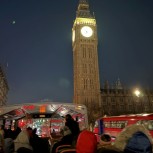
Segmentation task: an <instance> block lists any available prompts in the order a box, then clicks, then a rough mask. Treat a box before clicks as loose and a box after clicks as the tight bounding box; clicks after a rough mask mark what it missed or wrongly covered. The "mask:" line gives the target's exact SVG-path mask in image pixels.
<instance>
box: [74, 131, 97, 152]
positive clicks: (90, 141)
mask: <svg viewBox="0 0 153 153" xmlns="http://www.w3.org/2000/svg"><path fill="white" fill-rule="evenodd" d="M96 152H97V138H96V136H95V134H94V133H93V132H91V131H88V130H84V131H82V132H81V133H80V135H79V136H78V140H77V144H76V153H96Z"/></svg>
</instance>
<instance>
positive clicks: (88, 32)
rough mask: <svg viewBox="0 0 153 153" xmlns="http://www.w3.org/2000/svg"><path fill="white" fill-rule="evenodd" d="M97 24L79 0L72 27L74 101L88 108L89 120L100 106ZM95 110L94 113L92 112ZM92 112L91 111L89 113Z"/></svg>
mask: <svg viewBox="0 0 153 153" xmlns="http://www.w3.org/2000/svg"><path fill="white" fill-rule="evenodd" d="M97 45H98V38H97V24H96V19H95V17H94V15H92V14H91V13H90V10H89V4H88V2H87V1H86V0H80V1H79V5H78V9H77V13H76V19H75V21H74V24H73V28H72V48H73V66H74V67H73V68H74V100H73V101H74V103H79V104H84V105H86V106H87V108H88V112H90V113H89V114H88V117H89V120H90V121H92V120H93V119H94V118H93V117H94V116H93V114H95V113H96V112H97V111H96V108H97V107H100V101H101V100H100V81H99V66H98V52H97ZM93 110H95V113H94V112H93ZM91 112H93V113H91Z"/></svg>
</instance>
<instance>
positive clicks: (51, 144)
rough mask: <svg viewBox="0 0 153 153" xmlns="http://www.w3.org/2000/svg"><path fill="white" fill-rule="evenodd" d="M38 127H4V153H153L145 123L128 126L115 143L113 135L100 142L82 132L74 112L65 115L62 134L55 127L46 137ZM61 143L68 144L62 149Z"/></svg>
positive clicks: (0, 149)
mask: <svg viewBox="0 0 153 153" xmlns="http://www.w3.org/2000/svg"><path fill="white" fill-rule="evenodd" d="M36 133H37V129H32V128H31V127H27V128H26V129H25V130H21V129H20V128H19V127H17V128H16V129H15V130H14V131H12V130H10V129H8V130H5V129H4V127H3V126H1V127H0V153H68V152H69V153H75V152H76V153H152V149H153V148H152V145H153V139H152V137H151V136H150V133H149V131H148V130H146V129H145V127H144V126H142V125H131V126H128V127H127V128H125V129H124V130H123V131H122V132H121V133H120V134H119V135H118V136H117V138H116V140H115V141H114V142H113V143H112V139H111V136H110V135H109V134H105V133H104V134H102V135H101V137H100V141H99V142H97V138H96V136H95V134H94V133H93V132H91V131H89V130H87V129H84V130H83V131H80V129H79V124H78V122H77V121H75V120H74V119H73V118H72V116H71V115H70V114H67V115H66V116H65V124H64V126H63V127H62V128H61V131H60V133H61V135H60V137H58V138H57V137H56V132H55V131H54V130H53V131H52V134H51V135H50V138H49V139H44V138H43V139H42V138H40V137H39V136H38V135H37V134H36ZM60 146H65V147H63V148H62V149H59V148H60Z"/></svg>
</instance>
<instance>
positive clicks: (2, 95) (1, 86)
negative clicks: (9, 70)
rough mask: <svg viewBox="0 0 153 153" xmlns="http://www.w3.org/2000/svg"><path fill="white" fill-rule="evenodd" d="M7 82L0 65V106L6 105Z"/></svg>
mask: <svg viewBox="0 0 153 153" xmlns="http://www.w3.org/2000/svg"><path fill="white" fill-rule="evenodd" d="M8 90H9V87H8V83H7V79H6V76H5V73H4V70H3V69H2V66H1V65H0V107H1V106H3V105H6V103H7V94H8Z"/></svg>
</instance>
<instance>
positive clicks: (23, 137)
mask: <svg viewBox="0 0 153 153" xmlns="http://www.w3.org/2000/svg"><path fill="white" fill-rule="evenodd" d="M31 133H32V129H31V128H27V129H26V130H23V131H21V132H20V133H19V135H18V136H17V138H16V139H15V140H14V146H15V148H14V150H15V152H20V151H21V150H22V152H24V150H26V152H31V153H32V152H33V148H32V146H31V145H30V142H29V139H30V136H31Z"/></svg>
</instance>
